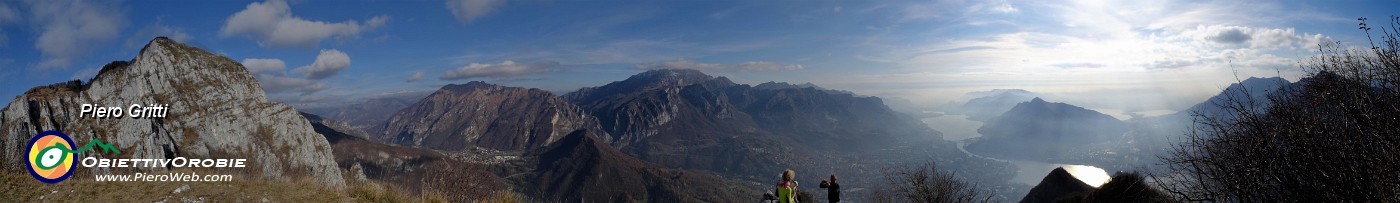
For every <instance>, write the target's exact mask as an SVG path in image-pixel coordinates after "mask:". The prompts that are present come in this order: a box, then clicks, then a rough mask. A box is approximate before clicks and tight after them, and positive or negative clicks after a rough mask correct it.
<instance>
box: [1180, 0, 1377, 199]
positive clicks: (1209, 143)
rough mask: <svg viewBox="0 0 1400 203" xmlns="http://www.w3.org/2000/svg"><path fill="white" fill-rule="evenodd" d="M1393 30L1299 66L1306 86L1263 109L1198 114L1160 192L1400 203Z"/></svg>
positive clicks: (1250, 106) (1322, 51)
mask: <svg viewBox="0 0 1400 203" xmlns="http://www.w3.org/2000/svg"><path fill="white" fill-rule="evenodd" d="M1358 20H1361V21H1362V23H1361V24H1360V27H1361V29H1362V30H1363V31H1364V32H1366V33H1367V36H1368V37H1372V36H1371V34H1377V33H1373V32H1372V31H1370V30H1371V29H1372V27H1370V26H1369V25H1367V24H1366V21H1365V18H1362V19H1358ZM1390 21H1391V23H1390V29H1389V30H1387V29H1384V28H1382V29H1381V31H1382V32H1381V33H1379V34H1381V35H1380V37H1379V38H1380V39H1381V42H1380V43H1376V42H1375V41H1374V40H1372V41H1371V43H1370V44H1371V46H1370V47H1369V49H1355V48H1344V47H1343V46H1342V44H1341V43H1340V42H1338V43H1329V44H1324V45H1322V46H1320V48H1319V50H1318V51H1319V54H1317V55H1315V56H1313V57H1312V58H1310V59H1309V60H1306V61H1303V62H1302V63H1301V64H1300V65H1301V67H1302V68H1303V69H1304V70H1305V71H1306V72H1307V73H1308V74H1307V75H1306V76H1307V77H1305V78H1304V79H1303V80H1300V81H1299V82H1297V83H1294V84H1291V85H1288V86H1286V87H1285V88H1283V89H1280V90H1277V91H1272V92H1271V93H1270V94H1269V95H1268V96H1267V97H1265V98H1267V99H1265V101H1256V100H1255V99H1251V98H1252V97H1251V96H1239V97H1233V98H1232V99H1231V100H1230V102H1226V103H1225V104H1219V105H1220V107H1223V109H1225V110H1226V112H1225V113H1224V114H1213V113H1203V112H1197V113H1195V118H1194V120H1195V125H1194V126H1193V127H1192V129H1191V130H1190V131H1189V133H1188V134H1187V139H1186V142H1185V143H1182V144H1180V145H1179V146H1176V147H1175V148H1174V149H1173V150H1172V151H1171V153H1170V154H1169V155H1167V156H1165V157H1163V160H1164V161H1165V162H1166V164H1167V165H1168V167H1169V168H1170V170H1171V171H1169V172H1168V173H1165V174H1158V175H1160V177H1157V178H1158V179H1159V180H1162V181H1159V183H1160V184H1161V185H1163V187H1164V189H1165V190H1166V191H1168V193H1170V194H1171V195H1173V196H1175V197H1176V198H1179V199H1182V200H1188V201H1227V202H1400V100H1398V99H1400V97H1397V95H1400V91H1397V88H1396V87H1397V86H1400V83H1397V79H1400V57H1397V53H1400V52H1397V50H1400V44H1397V40H1396V38H1397V35H1398V34H1400V29H1397V27H1400V18H1397V17H1391V19H1390ZM1372 39H1374V38H1372Z"/></svg>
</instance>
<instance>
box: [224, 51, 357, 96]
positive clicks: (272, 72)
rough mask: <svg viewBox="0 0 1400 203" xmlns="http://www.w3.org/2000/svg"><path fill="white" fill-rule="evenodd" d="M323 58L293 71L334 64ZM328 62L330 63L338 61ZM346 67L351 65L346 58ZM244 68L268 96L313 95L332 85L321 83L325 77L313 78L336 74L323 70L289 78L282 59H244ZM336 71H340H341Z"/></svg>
mask: <svg viewBox="0 0 1400 203" xmlns="http://www.w3.org/2000/svg"><path fill="white" fill-rule="evenodd" d="M337 52H338V51H337ZM321 55H322V56H325V55H327V54H326V51H322V54H321ZM332 55H334V54H332ZM340 55H341V56H343V55H344V53H341V54H340ZM337 57H340V56H333V57H328V58H337ZM321 58H322V57H321V56H317V59H316V62H313V63H312V65H308V66H303V67H301V68H297V69H295V70H293V71H294V72H304V73H306V72H311V70H313V69H315V68H313V67H318V66H317V65H316V64H317V63H321V64H332V62H325V61H323V60H322V59H321ZM327 60H328V61H329V60H336V59H327ZM345 65H347V66H348V65H349V58H348V57H345ZM243 67H246V68H248V72H252V73H253V76H254V77H256V78H257V79H258V82H259V83H260V84H262V88H263V91H266V92H267V93H268V94H276V93H297V94H301V95H309V94H311V93H316V92H318V91H321V90H324V89H327V88H330V85H326V83H323V82H321V81H320V79H324V77H321V78H314V77H312V76H313V75H315V74H331V75H333V74H335V73H334V72H333V71H324V70H323V71H321V72H316V73H307V75H306V77H293V76H289V75H287V63H286V62H283V61H282V60H281V59H266V58H245V59H243ZM321 67H325V65H322V66H321ZM341 69H344V67H341ZM335 71H339V69H337V70H335ZM326 77H329V75H326Z"/></svg>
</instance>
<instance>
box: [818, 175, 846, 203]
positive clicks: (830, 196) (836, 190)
mask: <svg viewBox="0 0 1400 203" xmlns="http://www.w3.org/2000/svg"><path fill="white" fill-rule="evenodd" d="M817 186H820V187H821V188H823V189H826V201H827V202H830V203H836V202H841V184H837V183H836V174H831V181H825V180H823V181H822V183H821V184H820V185H817Z"/></svg>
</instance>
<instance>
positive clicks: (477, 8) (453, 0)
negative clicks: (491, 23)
mask: <svg viewBox="0 0 1400 203" xmlns="http://www.w3.org/2000/svg"><path fill="white" fill-rule="evenodd" d="M446 4H447V10H448V11H451V12H452V16H455V17H457V21H458V22H462V23H471V22H472V21H475V20H476V19H477V18H481V17H483V16H486V15H490V14H491V13H495V12H496V10H498V9H500V8H501V7H502V6H505V5H506V1H505V0H447V2H446Z"/></svg>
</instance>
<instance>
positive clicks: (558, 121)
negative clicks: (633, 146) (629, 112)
mask: <svg viewBox="0 0 1400 203" xmlns="http://www.w3.org/2000/svg"><path fill="white" fill-rule="evenodd" d="M578 129H585V130H594V131H597V133H600V134H604V135H606V132H603V131H602V130H601V129H600V128H599V126H598V121H597V120H596V119H594V118H593V117H591V116H589V115H587V114H586V112H584V111H583V110H582V109H579V108H578V107H576V106H574V105H573V104H570V103H568V102H567V101H564V100H563V99H562V98H560V97H558V96H555V95H554V94H553V93H550V92H547V91H544V90H540V89H534V88H521V87H505V86H500V85H493V84H487V83H484V82H479V81H474V82H469V83H466V84H460V85H447V86H443V87H442V88H441V89H439V90H438V91H437V92H434V93H433V94H431V95H428V96H427V97H426V98H423V100H421V101H418V102H417V103H414V104H413V105H411V106H408V107H405V108H404V109H403V110H401V111H399V112H398V113H396V114H394V115H393V116H392V117H390V118H389V119H388V120H387V121H386V122H385V125H384V128H383V129H382V130H381V131H380V132H378V133H375V134H377V136H376V137H377V138H378V139H379V140H381V141H384V142H388V143H394V144H399V145H404V146H421V147H426V148H431V149H439V150H463V149H467V148H469V147H485V148H490V149H495V150H506V151H522V150H529V149H534V148H539V147H543V146H547V145H549V144H550V143H552V142H554V141H555V140H558V139H560V138H562V137H563V136H564V135H567V134H568V133H569V132H573V131H574V130H578ZM604 137H605V138H606V137H607V136H604Z"/></svg>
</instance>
